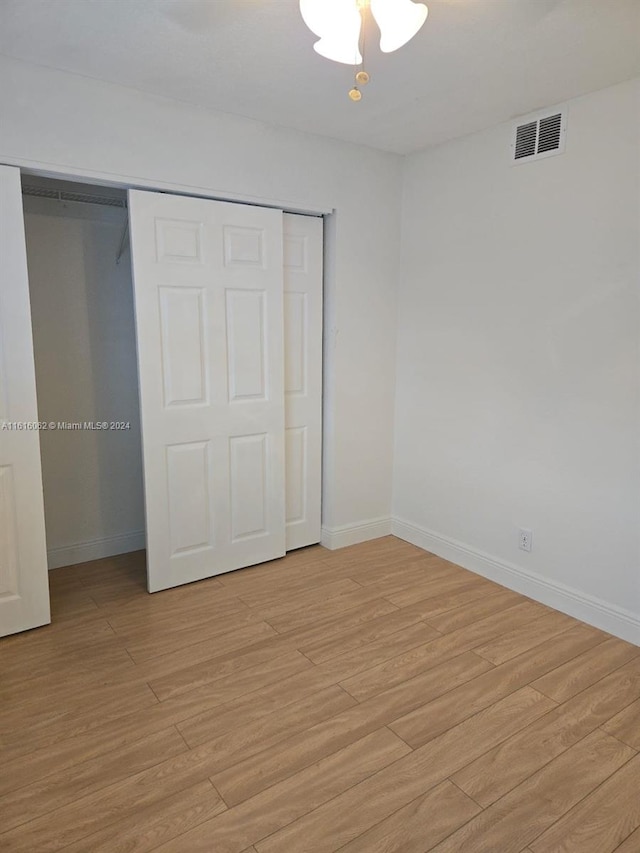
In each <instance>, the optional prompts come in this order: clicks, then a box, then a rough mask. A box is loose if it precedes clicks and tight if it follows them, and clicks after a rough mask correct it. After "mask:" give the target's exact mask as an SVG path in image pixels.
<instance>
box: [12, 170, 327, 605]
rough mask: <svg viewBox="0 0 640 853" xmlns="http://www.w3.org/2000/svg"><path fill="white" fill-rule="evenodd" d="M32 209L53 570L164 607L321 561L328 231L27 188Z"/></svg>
mask: <svg viewBox="0 0 640 853" xmlns="http://www.w3.org/2000/svg"><path fill="white" fill-rule="evenodd" d="M22 202H23V205H22V209H23V214H24V224H25V237H26V260H27V268H28V279H29V284H28V288H29V299H30V304H31V327H32V328H31V331H32V334H33V356H34V362H35V379H36V393H37V406H38V427H39V430H38V431H39V438H40V456H41V469H42V481H43V493H44V517H45V527H46V540H47V542H46V548H47V562H48V568H49V569H56V568H60V567H63V566H73V565H78V564H85V563H90V562H92V561H94V560H99V559H103V558H109V559H114V560H117V564H118V567H119V568H120V569H122V571H121V572H120V575H121V576H126V577H127V578H129V577H130V579H131V581H132V583H134V584H135V585H136V586H142V587H144V586H146V588H147V589H148V590H149V591H150V592H155V591H158V590H161V589H168V588H171V587H175V586H179V585H181V584H185V583H190V582H193V581H195V580H199V579H204V578H207V577H213V576H215V575H217V574H220V573H223V572H228V571H233V570H235V569H239V568H244V567H247V566H251V565H255V564H258V563H263V562H268V561H270V560H274V559H277V558H279V557H282V556H284V555H285V553H286V552H288V551H291V550H295V549H297V548H302V547H306V546H308V545H312V544H315V543H318V542H319V541H320V538H321V492H322V482H321V476H322V475H321V469H322V460H321V455H322V314H323V220H322V218H321V217H317V216H310V215H304V214H291V213H287V212H283V211H282V210H281V209H279V208H274V207H270V208H267V207H260V206H254V205H248V204H242V203H234V202H223V201H219V200H214V199H208V198H202V197H193V196H184V195H174V194H168V193H161V192H149V191H141V190H130V191H129V192H127V191H125V190H124V189H122V188H121V187H115V186H96V185H92V184H90V183H78V182H75V181H73V182H71V181H66V180H64V179H54V178H48V177H35V176H30V175H23V176H22ZM23 280H24V279H23ZM25 290H26V287H25ZM41 550H42V551H44V549H43V548H42V549H41ZM87 570H88V571H89V570H90V567H88V568H87Z"/></svg>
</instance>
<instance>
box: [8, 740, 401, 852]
mask: <svg viewBox="0 0 640 853" xmlns="http://www.w3.org/2000/svg"><path fill="white" fill-rule="evenodd" d="M409 751H410V750H409V747H408V746H407V745H406V744H405V743H403V742H402V741H401V740H399V738H397V737H396V736H395V735H393V734H392V733H391V732H389V731H388V730H387V729H380V730H379V731H377V732H374V733H373V734H370V735H368V736H367V737H365V738H363V739H362V740H359V741H356V743H353V744H350V745H349V746H347V747H345V748H344V749H342V750H340V751H339V752H336V753H334V754H333V755H330V756H328V757H327V758H325V759H323V760H321V761H319V762H318V763H317V764H315V765H314V766H312V767H308V768H307V769H306V770H303V771H302V772H300V773H297V774H296V775H294V776H291V777H290V778H289V779H286V780H285V781H283V782H281V783H280V784H278V785H273V786H272V787H271V788H268V789H267V790H266V791H264V792H263V793H262V794H259V795H258V796H256V797H252V799H250V800H247V801H246V802H244V803H241V804H240V805H239V806H236V807H235V808H232V809H229V810H228V811H226V812H224V814H221V815H220V816H219V817H217V818H214V820H211V821H208V822H207V823H204V824H201V825H200V826H198V827H196V829H194V830H191V831H190V832H188V833H185V834H184V835H183V836H181V837H180V838H178V839H176V840H175V841H173V842H170V843H169V844H165V845H163V846H162V847H160V848H159V850H160V851H162V853H185V851H189V853H212V851H215V853H241V851H242V850H244V849H245V848H246V846H247V844H251V843H252V842H253V841H255V840H257V839H260V838H265V837H267V836H269V835H270V834H271V833H273V832H276V831H277V830H279V829H281V828H282V827H285V826H287V825H288V824H290V823H291V822H292V821H295V820H296V819H297V818H299V817H300V816H302V815H305V814H307V813H308V812H312V810H313V809H315V808H317V807H318V806H321V805H322V804H323V803H326V802H330V801H333V800H334V798H335V797H336V796H338V795H339V794H341V793H342V792H343V791H345V790H348V789H350V788H351V787H352V786H353V785H356V784H358V783H359V782H361V781H362V780H363V779H366V778H368V777H370V776H371V774H373V773H376V772H380V771H381V769H382V768H385V767H387V766H389V765H391V766H393V763H394V762H396V761H397V760H398V759H401V758H402V757H403V756H405V755H407V753H408V752H409ZM1 837H2V836H0V838H1ZM291 849H292V850H293V849H296V848H291Z"/></svg>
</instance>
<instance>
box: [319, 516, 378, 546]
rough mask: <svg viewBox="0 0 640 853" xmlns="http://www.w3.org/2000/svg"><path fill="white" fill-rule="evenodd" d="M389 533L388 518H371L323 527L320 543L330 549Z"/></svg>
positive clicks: (366, 540) (355, 543)
mask: <svg viewBox="0 0 640 853" xmlns="http://www.w3.org/2000/svg"><path fill="white" fill-rule="evenodd" d="M390 533H391V519H390V518H371V519H369V520H368V521H361V522H359V523H358V524H345V525H343V526H342V527H323V528H322V538H321V539H320V543H321V544H322V545H324V547H325V548H328V549H329V550H330V551H335V550H336V549H337V548H346V547H347V545H357V544H358V543H359V542H368V541H369V540H370V539H380V537H381V536H389V535H390Z"/></svg>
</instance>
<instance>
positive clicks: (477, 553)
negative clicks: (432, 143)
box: [394, 80, 640, 642]
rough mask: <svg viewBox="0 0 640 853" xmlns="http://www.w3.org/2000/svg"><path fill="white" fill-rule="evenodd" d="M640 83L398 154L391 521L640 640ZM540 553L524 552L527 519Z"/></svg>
mask: <svg viewBox="0 0 640 853" xmlns="http://www.w3.org/2000/svg"><path fill="white" fill-rule="evenodd" d="M639 125H640V80H636V81H632V82H630V83H627V84H623V85H620V86H616V87H613V88H611V89H607V90H604V91H601V92H598V93H595V94H592V95H589V96H586V97H583V98H579V99H576V100H575V101H572V102H570V104H569V116H568V135H567V147H566V153H564V154H562V155H559V156H556V157H552V158H549V159H546V160H542V161H539V162H532V163H524V164H521V165H517V166H512V165H510V163H509V159H508V152H509V142H510V134H511V125H510V124H506V125H501V126H499V127H495V128H493V129H491V130H487V131H486V132H483V133H478V134H475V135H473V136H469V137H466V138H463V139H458V140H455V141H453V142H450V143H448V144H445V145H442V146H441V147H438V148H435V149H432V150H429V151H426V152H423V153H420V154H417V155H414V156H411V157H409V158H408V159H407V162H406V172H405V184H404V213H403V222H404V225H403V273H402V285H401V294H400V307H399V324H398V364H397V376H398V384H397V405H396V439H395V477H394V515H395V516H396V517H397V518H398V519H399V520H400V522H401V523H396V525H395V529H396V531H397V532H398V533H400V534H401V535H403V536H406V537H407V538H409V539H412V541H415V542H416V543H418V544H422V545H423V546H424V547H428V548H429V549H431V550H436V551H438V552H439V553H441V554H443V555H445V556H448V557H450V558H452V559H455V560H456V561H457V562H459V563H462V564H464V565H467V566H468V567H469V568H472V569H476V570H478V571H480V572H482V573H485V574H489V575H491V576H493V577H496V578H497V579H499V580H500V581H502V582H503V583H506V584H507V585H510V586H513V587H515V588H518V589H521V590H523V591H525V592H528V593H529V594H531V595H535V596H536V597H538V598H541V599H543V600H546V601H548V602H549V603H551V604H554V605H555V606H558V607H560V608H561V609H565V610H567V611H570V612H573V613H574V614H576V615H579V616H583V617H585V618H587V619H589V620H590V621H592V622H595V623H597V624H600V625H602V626H603V627H605V628H609V630H612V631H614V632H616V633H619V634H622V635H624V636H627V637H629V638H630V639H635V641H636V642H640V322H639V321H640V312H639V298H640V216H639V203H640V185H639V166H640V127H639ZM519 527H527V528H531V529H533V551H532V552H531V553H530V554H526V553H524V552H522V551H520V550H518V547H517V545H518V528H519Z"/></svg>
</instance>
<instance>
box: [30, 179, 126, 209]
mask: <svg viewBox="0 0 640 853" xmlns="http://www.w3.org/2000/svg"><path fill="white" fill-rule="evenodd" d="M22 195H32V196H36V197H38V198H52V199H55V200H56V201H79V202H83V203H84V204H104V205H106V206H107V207H121V208H126V206H127V202H126V201H125V199H123V198H113V196H108V195H93V194H92V193H73V192H69V191H68V190H52V189H49V188H48V187H36V186H33V185H32V184H23V186H22Z"/></svg>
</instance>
